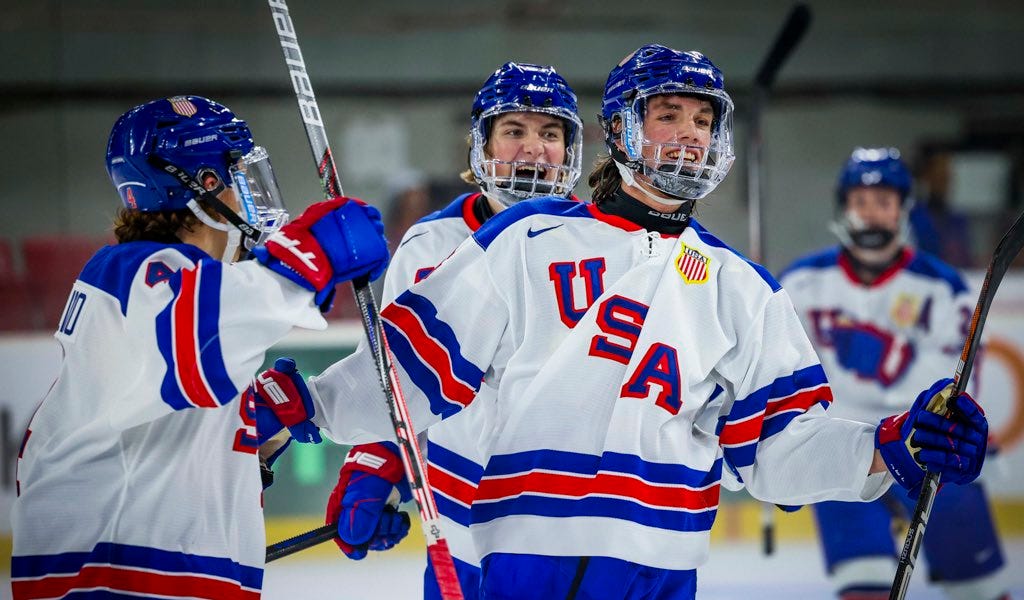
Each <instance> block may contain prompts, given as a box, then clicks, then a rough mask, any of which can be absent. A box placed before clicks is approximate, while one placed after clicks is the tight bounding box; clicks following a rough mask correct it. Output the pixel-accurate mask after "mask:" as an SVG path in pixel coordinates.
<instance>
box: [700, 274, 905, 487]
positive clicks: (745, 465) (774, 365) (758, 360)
mask: <svg viewBox="0 0 1024 600" xmlns="http://www.w3.org/2000/svg"><path fill="white" fill-rule="evenodd" d="M718 370H719V373H720V375H721V376H722V377H723V379H724V380H725V381H727V382H732V383H731V387H732V390H731V393H730V394H729V395H730V397H731V400H729V401H726V402H724V403H723V408H722V415H723V418H722V419H721V421H720V422H721V425H720V426H719V443H720V444H721V446H722V450H723V455H724V458H725V461H726V463H727V464H728V465H729V467H730V468H732V469H733V470H734V472H735V473H736V474H737V475H738V477H739V479H740V480H742V481H743V483H744V484H745V485H746V487H747V490H748V491H749V492H750V493H751V495H753V496H754V497H756V498H758V499H761V500H766V501H769V502H776V503H780V504H805V503H810V502H818V501H822V500H867V499H871V498H874V497H877V496H878V495H881V493H882V492H884V490H885V489H886V488H887V487H888V485H889V483H890V482H891V479H890V478H888V477H887V476H884V475H877V476H874V475H872V476H868V469H869V467H870V465H871V462H872V459H873V457H874V426H872V425H868V424H863V423H856V422H853V421H845V420H842V419H834V418H830V417H829V416H828V415H827V414H826V409H827V407H828V406H829V404H830V403H831V402H832V391H831V388H830V387H829V384H828V380H827V379H826V377H825V372H824V370H823V369H822V367H821V365H820V364H819V362H818V358H817V355H816V354H815V353H814V350H813V349H812V347H811V344H810V341H809V340H808V339H807V336H806V334H805V333H804V331H803V329H802V328H801V326H800V321H799V319H798V317H797V315H796V312H795V310H794V309H793V306H792V304H791V303H790V300H789V297H788V296H787V295H786V293H785V292H784V291H781V290H779V291H776V292H775V293H773V294H772V295H771V296H770V297H769V298H768V300H767V302H766V303H765V304H764V306H763V307H762V309H761V311H760V312H758V313H755V314H754V315H753V316H752V319H751V321H750V323H749V326H748V327H747V328H746V331H743V332H738V335H737V345H736V347H735V348H734V349H733V351H732V352H730V353H729V355H728V356H726V357H725V358H724V359H723V361H722V363H721V364H720V366H719V369H718Z"/></svg>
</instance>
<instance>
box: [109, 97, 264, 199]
mask: <svg viewBox="0 0 1024 600" xmlns="http://www.w3.org/2000/svg"><path fill="white" fill-rule="evenodd" d="M252 149H253V139H252V132H251V131H250V130H249V126H248V125H247V124H246V122H245V121H243V120H242V119H239V118H238V117H236V116H235V114H234V113H233V112H231V110H230V109H228V108H227V107H225V106H224V105H222V104H219V103H217V102H214V101H212V100H209V99H207V98H203V97H201V96H174V97H171V98H163V99H160V100H154V101H152V102H148V103H146V104H143V105H141V106H136V107H135V108H133V109H131V110H129V111H128V112H126V113H125V114H123V115H121V117H120V118H119V119H118V120H117V121H116V122H115V123H114V127H113V128H112V130H111V132H110V139H109V140H108V143H107V155H106V165H107V173H108V174H109V175H110V179H111V181H112V182H113V184H114V186H115V188H117V191H118V194H119V195H120V196H121V201H122V202H123V203H124V206H125V207H127V208H129V209H133V210H139V211H144V212H145V211H174V210H181V209H184V208H186V206H187V204H188V203H189V201H191V200H192V199H193V198H195V197H196V193H195V192H194V191H193V190H192V189H190V188H189V187H188V186H185V185H183V184H182V182H181V181H180V180H179V179H178V178H176V177H174V176H173V175H171V174H169V173H168V172H167V171H165V170H164V169H162V168H160V166H159V164H160V163H162V162H163V163H171V164H172V165H174V166H176V167H178V168H179V169H181V170H183V171H185V172H186V173H188V174H189V175H191V176H192V177H193V178H195V179H199V180H202V179H204V178H206V177H207V176H216V177H217V178H218V179H219V180H220V183H221V184H222V185H225V186H230V185H231V174H230V172H229V169H230V167H231V166H232V165H233V164H234V163H235V162H236V161H237V160H238V159H239V158H241V157H242V156H244V155H246V154H248V153H249V152H250V151H252ZM154 156H156V157H157V158H158V159H159V160H156V161H154V160H152V157H154Z"/></svg>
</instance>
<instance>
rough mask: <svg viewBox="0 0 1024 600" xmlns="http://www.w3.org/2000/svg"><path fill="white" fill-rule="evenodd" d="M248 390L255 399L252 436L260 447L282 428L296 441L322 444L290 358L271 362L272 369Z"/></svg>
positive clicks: (308, 399)
mask: <svg viewBox="0 0 1024 600" xmlns="http://www.w3.org/2000/svg"><path fill="white" fill-rule="evenodd" d="M252 390H253V392H254V394H255V398H256V437H257V441H258V443H259V445H260V446H263V444H264V443H266V442H267V441H268V440H270V439H271V438H273V437H274V436H276V435H277V434H278V433H280V432H281V430H282V429H284V428H286V427H287V428H288V432H289V433H290V434H291V437H292V438H294V439H295V441H297V442H300V443H303V444H306V443H313V444H319V443H320V442H321V441H322V439H323V438H321V437H320V430H319V428H317V426H316V425H314V424H313V422H312V421H310V419H311V418H313V415H314V414H315V409H314V408H313V399H312V398H311V397H310V395H309V389H308V388H307V387H306V382H305V381H303V379H302V375H301V374H300V373H299V372H298V370H296V368H295V361H294V360H293V359H291V358H279V359H277V360H276V361H274V368H273V369H267V370H266V371H263V372H262V373H260V374H259V375H257V376H256V379H254V380H253V382H252ZM278 454H280V453H279V452H278ZM274 458H277V455H275V456H274Z"/></svg>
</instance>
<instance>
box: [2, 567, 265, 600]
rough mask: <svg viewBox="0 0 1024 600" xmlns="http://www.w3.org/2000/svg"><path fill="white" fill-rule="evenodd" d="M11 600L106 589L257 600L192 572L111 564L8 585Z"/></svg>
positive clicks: (255, 594)
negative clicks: (146, 569)
mask: <svg viewBox="0 0 1024 600" xmlns="http://www.w3.org/2000/svg"><path fill="white" fill-rule="evenodd" d="M11 588H12V590H13V591H14V598H15V600H35V599H37V598H57V597H61V596H63V595H66V594H68V593H70V592H73V591H76V590H81V591H86V590H92V589H100V590H110V591H112V592H126V593H135V594H151V595H154V596H156V595H159V596H166V597H171V598H204V599H209V600H259V597H260V592H259V591H258V590H251V589H243V588H242V586H241V584H240V583H238V582H237V581H230V580H226V579H220V578H211V577H207V576H203V575H197V574H194V573H162V572H156V571H145V570H139V569H132V568H128V567H119V566H111V565H86V566H84V567H82V569H81V570H80V571H79V572H78V573H74V574H70V575H63V574H62V575H51V576H47V577H43V578H41V579H34V580H25V579H22V580H14V581H12V582H11Z"/></svg>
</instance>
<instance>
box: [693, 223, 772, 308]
mask: <svg viewBox="0 0 1024 600" xmlns="http://www.w3.org/2000/svg"><path fill="white" fill-rule="evenodd" d="M690 228H691V229H692V230H693V232H694V233H695V234H696V235H697V237H698V238H699V239H700V241H701V242H703V243H704V244H706V245H707V246H709V247H711V248H713V249H714V250H715V251H716V254H718V255H719V256H720V257H721V260H722V262H723V265H724V264H726V263H727V262H729V263H734V264H737V265H741V268H743V269H749V270H750V271H751V272H752V273H751V274H753V275H756V276H757V277H758V278H759V279H760V280H761V281H762V282H763V283H764V284H765V285H767V286H768V287H769V288H770V289H771V291H772V293H775V292H777V291H779V290H780V289H782V286H781V285H779V282H778V281H777V280H776V279H775V277H774V276H773V275H772V274H771V273H770V272H769V271H768V269H766V268H764V267H763V266H761V265H759V264H757V263H756V262H754V261H752V260H750V259H749V258H747V257H746V256H744V255H743V254H742V253H740V252H739V251H738V250H736V249H735V248H733V247H732V246H730V245H728V244H726V243H725V242H723V241H722V240H721V239H719V238H718V237H717V236H715V235H714V234H713V233H711V232H710V231H708V230H707V229H706V228H705V227H704V226H703V225H701V224H700V223H699V222H698V221H697V220H696V219H690Z"/></svg>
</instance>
